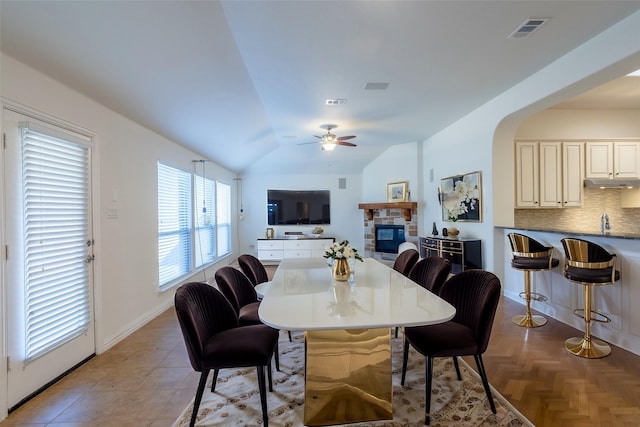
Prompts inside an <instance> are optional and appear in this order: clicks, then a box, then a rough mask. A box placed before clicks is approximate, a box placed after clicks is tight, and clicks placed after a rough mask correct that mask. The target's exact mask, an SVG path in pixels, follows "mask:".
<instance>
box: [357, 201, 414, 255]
mask: <svg viewBox="0 0 640 427" xmlns="http://www.w3.org/2000/svg"><path fill="white" fill-rule="evenodd" d="M358 207H359V208H360V209H364V215H363V218H364V255H365V257H373V258H381V255H382V254H381V253H378V252H376V251H375V225H376V224H389V225H404V234H405V237H406V240H407V241H408V242H413V243H415V244H416V245H417V244H418V215H417V213H418V204H417V203H416V202H395V203H362V204H360V205H358Z"/></svg>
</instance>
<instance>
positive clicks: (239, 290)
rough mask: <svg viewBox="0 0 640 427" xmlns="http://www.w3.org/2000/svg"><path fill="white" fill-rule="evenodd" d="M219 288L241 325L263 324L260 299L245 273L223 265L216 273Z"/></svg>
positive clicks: (277, 363) (278, 361) (277, 362)
mask: <svg viewBox="0 0 640 427" xmlns="http://www.w3.org/2000/svg"><path fill="white" fill-rule="evenodd" d="M214 278H215V281H216V284H217V285H218V289H220V291H221V292H222V294H223V295H224V296H225V297H226V298H227V299H228V300H229V302H230V303H231V306H232V307H233V308H234V310H235V311H236V313H237V315H238V321H239V323H240V325H241V326H247V325H261V324H262V321H261V320H260V316H259V314H258V309H259V308H260V301H259V300H258V294H257V293H256V290H255V288H254V287H253V284H252V283H251V281H250V280H249V278H248V277H247V276H245V275H244V273H243V272H242V271H240V270H238V269H237V268H233V267H229V266H227V267H222V268H219V269H218V271H216V273H215V274H214ZM275 360H276V370H278V371H279V370H280V357H279V353H278V347H277V344H276V352H275Z"/></svg>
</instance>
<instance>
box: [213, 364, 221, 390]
mask: <svg viewBox="0 0 640 427" xmlns="http://www.w3.org/2000/svg"><path fill="white" fill-rule="evenodd" d="M219 371H220V369H214V370H213V381H211V393H213V392H214V391H216V381H218V372H219Z"/></svg>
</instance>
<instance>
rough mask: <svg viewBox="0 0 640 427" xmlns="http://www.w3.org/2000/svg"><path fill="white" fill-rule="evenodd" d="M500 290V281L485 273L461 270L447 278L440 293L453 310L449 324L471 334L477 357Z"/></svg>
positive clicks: (485, 342)
mask: <svg viewBox="0 0 640 427" xmlns="http://www.w3.org/2000/svg"><path fill="white" fill-rule="evenodd" d="M500 289H501V285H500V279H498V277H496V275H495V274H493V273H491V272H488V271H485V270H465V271H463V272H461V273H458V274H456V275H455V276H451V278H450V279H449V280H447V281H446V282H445V283H444V285H442V288H441V289H440V298H442V299H444V300H445V301H447V302H448V303H449V304H451V305H453V306H454V307H455V308H456V315H455V316H454V317H453V319H452V321H453V322H456V323H460V324H462V325H465V326H467V327H469V328H470V329H471V330H472V331H473V336H474V338H475V341H476V344H477V345H478V354H482V353H484V351H485V350H486V349H487V345H488V344H489V337H490V336H491V328H492V327H493V319H494V318H495V314H496V309H497V307H498V301H499V300H500Z"/></svg>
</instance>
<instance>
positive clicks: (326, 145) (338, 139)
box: [298, 125, 356, 151]
mask: <svg viewBox="0 0 640 427" xmlns="http://www.w3.org/2000/svg"><path fill="white" fill-rule="evenodd" d="M323 127H326V128H327V133H326V134H324V135H313V136H315V137H316V138H318V139H320V141H319V142H320V144H322V149H323V150H326V151H332V150H333V149H335V148H336V146H338V145H344V146H345V147H356V144H353V143H351V142H346V141H347V140H348V139H353V138H355V137H356V136H355V135H349V136H336V135H335V134H333V133H331V130H332V129H335V128H337V127H338V126H336V125H326V126H323ZM316 142H317V141H314V142H303V143H301V144H298V145H304V144H315V143H316Z"/></svg>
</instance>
